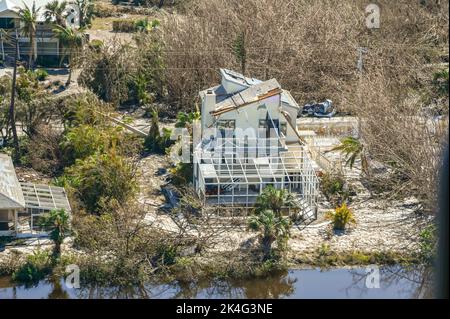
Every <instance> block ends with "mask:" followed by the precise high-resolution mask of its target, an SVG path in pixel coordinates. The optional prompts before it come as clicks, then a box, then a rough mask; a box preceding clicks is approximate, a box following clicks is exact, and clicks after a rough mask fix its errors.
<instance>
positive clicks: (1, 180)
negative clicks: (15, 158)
mask: <svg viewBox="0 0 450 319" xmlns="http://www.w3.org/2000/svg"><path fill="white" fill-rule="evenodd" d="M24 207H25V199H24V197H23V193H22V188H21V186H20V183H19V180H18V179H17V175H16V172H15V170H14V165H13V163H12V160H11V157H9V156H8V155H6V154H0V209H19V208H24Z"/></svg>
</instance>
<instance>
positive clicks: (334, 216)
mask: <svg viewBox="0 0 450 319" xmlns="http://www.w3.org/2000/svg"><path fill="white" fill-rule="evenodd" d="M327 218H328V219H331V220H332V222H333V228H334V229H336V230H345V227H346V226H347V224H348V223H356V220H355V217H354V216H353V212H352V211H351V209H349V208H348V207H347V204H345V203H344V204H342V205H341V206H340V207H337V208H336V209H335V210H334V211H333V212H329V213H328V214H327Z"/></svg>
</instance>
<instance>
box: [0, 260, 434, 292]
mask: <svg viewBox="0 0 450 319" xmlns="http://www.w3.org/2000/svg"><path fill="white" fill-rule="evenodd" d="M428 277H429V274H428V272H425V271H424V270H423V269H419V268H403V267H400V266H388V267H380V268H379V269H378V270H377V268H375V269H374V268H371V267H367V268H332V269H319V268H314V269H292V270H289V271H286V272H283V273H277V274H273V275H271V276H269V277H264V278H252V279H245V280H204V281H199V282H195V283H180V282H172V283H166V284H147V285H144V286H140V287H98V286H89V287H83V286H82V287H81V288H80V289H74V288H67V286H66V284H65V281H64V280H63V279H61V280H55V279H46V280H42V281H40V282H39V283H37V284H36V285H33V286H24V285H17V284H14V283H13V282H12V281H11V278H9V277H0V299H15V298H17V299H22V298H33V299H38V298H44V299H48V298H50V299H53V298H69V299H70V298H72V299H92V298H94V299H103V298H225V299H227V298H233V299H234V298H358V299H359V298H401V299H410V298H431V297H432V293H431V288H430V287H431V284H430V282H429V279H427V278H428Z"/></svg>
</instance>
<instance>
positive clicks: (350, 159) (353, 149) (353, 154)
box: [327, 136, 369, 173]
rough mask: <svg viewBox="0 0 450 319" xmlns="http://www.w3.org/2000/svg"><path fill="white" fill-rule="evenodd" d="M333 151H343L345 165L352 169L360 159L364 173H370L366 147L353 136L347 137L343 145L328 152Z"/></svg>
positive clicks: (343, 140) (342, 141) (342, 142)
mask: <svg viewBox="0 0 450 319" xmlns="http://www.w3.org/2000/svg"><path fill="white" fill-rule="evenodd" d="M332 151H341V152H342V153H344V154H345V165H349V166H350V169H352V168H353V165H354V164H355V161H356V159H357V158H358V157H359V158H360V159H361V167H362V170H363V172H366V173H367V172H368V167H369V166H368V160H367V156H366V154H365V150H364V145H363V144H362V143H361V141H360V140H358V139H356V138H354V137H352V136H348V137H345V138H343V139H342V140H341V144H339V145H338V146H336V147H334V148H332V149H331V150H329V151H327V152H332Z"/></svg>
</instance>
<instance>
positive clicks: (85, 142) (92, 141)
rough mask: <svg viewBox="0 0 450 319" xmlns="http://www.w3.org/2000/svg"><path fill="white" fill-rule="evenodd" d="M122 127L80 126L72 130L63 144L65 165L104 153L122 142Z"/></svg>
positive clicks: (68, 132)
mask: <svg viewBox="0 0 450 319" xmlns="http://www.w3.org/2000/svg"><path fill="white" fill-rule="evenodd" d="M121 132H122V128H121V127H112V126H108V127H95V126H91V125H85V124H83V125H80V126H77V127H73V128H70V129H69V130H68V131H67V133H66V134H65V135H64V141H63V142H62V143H61V147H62V150H63V158H64V163H66V165H72V164H73V163H75V160H77V159H84V158H86V157H88V156H91V155H94V154H95V153H96V152H100V153H104V152H105V151H106V150H108V149H109V148H110V147H112V145H113V144H115V145H117V144H120V145H122V143H118V142H119V141H121V140H122V138H123V136H122V134H121Z"/></svg>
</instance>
